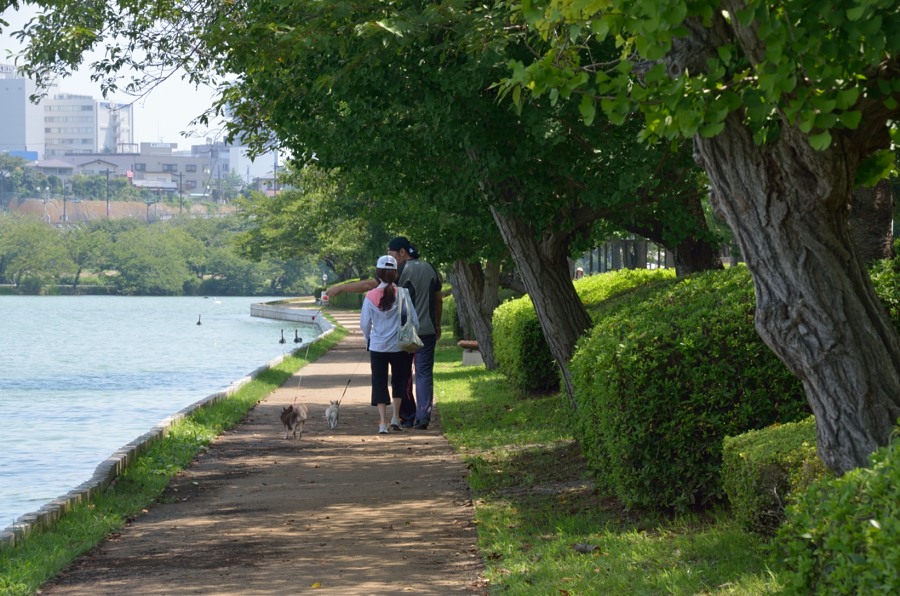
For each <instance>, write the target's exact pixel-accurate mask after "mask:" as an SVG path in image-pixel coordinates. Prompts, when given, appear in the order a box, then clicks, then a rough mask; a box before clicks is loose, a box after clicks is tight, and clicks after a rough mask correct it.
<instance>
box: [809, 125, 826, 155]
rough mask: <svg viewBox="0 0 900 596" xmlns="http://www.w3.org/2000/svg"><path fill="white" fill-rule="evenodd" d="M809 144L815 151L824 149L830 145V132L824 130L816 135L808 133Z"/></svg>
mask: <svg viewBox="0 0 900 596" xmlns="http://www.w3.org/2000/svg"><path fill="white" fill-rule="evenodd" d="M809 145H810V147H812V148H813V149H815V150H816V151H825V150H826V149H828V147H830V146H831V133H830V132H828V131H827V130H826V131H823V132H821V133H819V134H817V135H810V137H809Z"/></svg>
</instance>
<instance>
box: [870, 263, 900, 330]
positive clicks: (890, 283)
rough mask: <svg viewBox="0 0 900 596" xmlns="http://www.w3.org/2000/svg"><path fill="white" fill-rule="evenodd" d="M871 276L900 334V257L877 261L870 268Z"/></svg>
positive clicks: (876, 290)
mask: <svg viewBox="0 0 900 596" xmlns="http://www.w3.org/2000/svg"><path fill="white" fill-rule="evenodd" d="M869 276H870V277H871V278H872V285H874V286H875V292H876V293H877V294H878V297H879V298H880V299H881V302H882V304H884V306H885V308H886V309H887V311H888V316H889V317H890V318H891V321H892V322H893V323H894V328H895V329H897V331H898V332H900V257H895V258H893V259H882V260H880V261H875V262H874V263H872V264H871V266H870V267H869Z"/></svg>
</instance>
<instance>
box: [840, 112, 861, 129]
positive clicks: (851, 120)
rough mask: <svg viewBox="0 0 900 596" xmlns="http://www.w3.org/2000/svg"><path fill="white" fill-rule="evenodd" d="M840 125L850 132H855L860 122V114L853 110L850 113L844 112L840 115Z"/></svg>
mask: <svg viewBox="0 0 900 596" xmlns="http://www.w3.org/2000/svg"><path fill="white" fill-rule="evenodd" d="M839 120H840V123H841V124H843V125H844V126H845V127H847V128H849V129H850V130H856V128H857V127H858V126H859V123H860V121H861V120H862V112H860V111H859V110H853V111H851V112H844V113H843V114H841V116H840V118H839Z"/></svg>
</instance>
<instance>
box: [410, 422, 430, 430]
mask: <svg viewBox="0 0 900 596" xmlns="http://www.w3.org/2000/svg"><path fill="white" fill-rule="evenodd" d="M413 428H414V429H416V430H428V421H427V420H422V421H420V422H416V423H415V424H414V425H413Z"/></svg>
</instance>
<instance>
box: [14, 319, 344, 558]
mask: <svg viewBox="0 0 900 596" xmlns="http://www.w3.org/2000/svg"><path fill="white" fill-rule="evenodd" d="M250 314H251V316H254V317H265V318H269V319H278V320H284V321H296V322H302V323H312V324H314V325H317V326H318V327H319V331H320V333H319V336H318V337H316V339H314V340H312V342H310V343H313V342H316V341H319V340H320V339H322V338H323V337H325V336H326V335H328V334H329V333H331V332H332V331H333V330H334V328H335V326H334V324H333V323H332V322H331V321H329V320H328V319H326V318H325V317H324V316H321V311H319V310H313V309H303V308H297V307H295V306H289V305H287V304H253V305H251V306H250ZM289 317H297V318H289ZM306 345H308V344H307V342H304V343H303V344H301V345H300V347H298V348H297V350H294V351H295V352H296V351H298V350H300V349H302V348H305V347H306ZM284 358H285V356H278V357H277V358H275V359H273V360H270V361H269V362H268V363H267V364H266V365H264V366H261V367H259V368H257V369H256V370H254V371H253V372H251V373H250V374H249V375H247V376H245V377H242V378H240V379H238V380H237V381H235V382H233V383H232V384H231V385H229V386H228V388H227V389H225V390H224V391H220V392H218V393H214V394H212V395H210V396H208V397H205V398H204V399H201V400H200V401H198V402H195V403H193V404H191V405H189V406H187V407H186V408H183V409H182V410H180V411H178V412H176V413H175V414H173V415H171V416H169V417H168V418H166V419H164V420H163V421H162V422H160V423H159V424H157V425H156V426H154V427H153V429H151V430H150V431H149V432H147V433H144V434H143V435H141V436H140V437H138V438H137V439H135V440H134V441H132V442H130V443H128V444H127V445H124V446H122V447H121V448H119V449H118V450H117V451H116V452H115V453H113V454H112V455H110V456H109V457H108V458H107V459H106V460H105V461H104V462H102V463H101V464H100V465H99V466H97V468H96V470H94V474H93V475H92V476H91V479H90V480H88V481H87V482H84V483H82V484H81V485H79V486H77V487H75V488H74V489H72V490H70V491H69V492H67V493H66V494H64V495H62V496H60V497H58V498H56V499H54V500H52V501H50V502H49V503H47V504H46V505H44V506H43V507H41V508H40V509H39V510H37V511H36V512H34V513H26V514H25V515H23V516H22V517H20V518H18V519H17V520H16V521H15V522H14V523H13V524H12V525H11V526H9V527H7V528H5V529H4V530H3V531H2V532H0V548H2V547H10V546H15V544H16V542H18V541H20V540H21V539H22V538H24V537H25V536H28V535H29V534H30V533H31V532H33V531H34V530H37V529H40V528H47V527H50V526H51V525H52V524H53V523H54V522H56V521H57V520H58V519H59V518H60V517H62V516H63V515H64V514H65V513H67V512H68V511H70V510H71V509H72V508H73V507H74V506H75V505H77V504H79V503H83V502H87V501H88V500H90V499H91V497H94V496H96V495H98V494H100V493H102V492H103V491H104V490H106V489H107V487H109V485H110V484H112V482H113V481H114V480H115V479H116V478H117V477H118V476H119V474H121V473H122V471H123V470H125V468H127V467H128V466H129V465H131V464H132V463H133V462H134V461H135V460H136V459H137V458H138V457H140V456H141V455H142V454H144V453H145V452H146V451H147V449H148V448H149V447H150V446H151V445H152V444H153V443H154V442H155V441H158V440H159V439H161V438H163V437H165V436H166V435H167V434H168V433H169V430H170V428H171V427H172V425H173V424H175V423H176V422H178V421H179V420H181V419H182V418H185V417H186V416H188V415H190V414H191V413H192V412H194V411H195V410H198V409H200V408H205V407H207V406H211V405H213V404H215V403H217V402H220V401H222V400H224V399H226V398H228V397H229V396H231V395H232V394H233V393H234V392H235V391H237V390H238V389H240V388H241V387H243V386H244V385H246V384H247V383H249V382H250V381H252V380H253V379H255V378H256V377H257V376H259V374H260V373H262V372H263V371H265V370H267V369H269V368H273V367H275V366H278V365H279V364H281V362H282V360H284Z"/></svg>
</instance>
